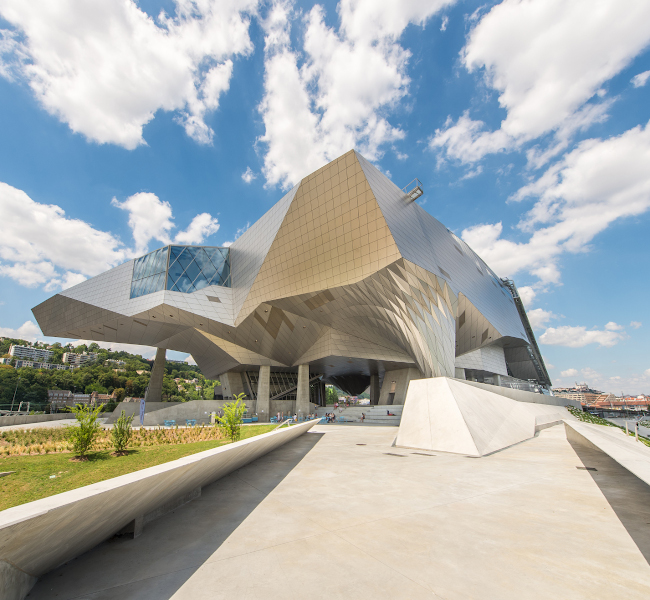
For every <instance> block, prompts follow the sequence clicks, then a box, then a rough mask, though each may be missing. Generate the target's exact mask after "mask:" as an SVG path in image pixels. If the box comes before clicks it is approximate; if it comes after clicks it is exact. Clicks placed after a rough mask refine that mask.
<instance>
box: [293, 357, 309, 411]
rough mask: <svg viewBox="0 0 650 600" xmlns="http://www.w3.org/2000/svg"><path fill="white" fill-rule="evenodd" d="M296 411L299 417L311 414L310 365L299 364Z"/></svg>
mask: <svg viewBox="0 0 650 600" xmlns="http://www.w3.org/2000/svg"><path fill="white" fill-rule="evenodd" d="M296 413H297V415H298V417H306V416H307V415H308V414H309V365H298V389H297V390H296Z"/></svg>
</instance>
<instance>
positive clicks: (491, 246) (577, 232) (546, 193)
mask: <svg viewBox="0 0 650 600" xmlns="http://www.w3.org/2000/svg"><path fill="white" fill-rule="evenodd" d="M648 164H650V123H649V124H648V125H646V127H641V126H638V127H634V128H633V129H630V130H629V131H626V132H625V133H623V134H621V135H619V136H616V137H611V138H609V139H606V140H600V139H591V140H585V141H583V142H582V143H580V144H579V145H578V146H577V147H576V149H575V150H573V151H572V152H570V153H568V154H566V155H565V156H564V158H563V159H562V160H561V161H559V162H558V163H556V164H555V165H553V166H551V167H550V168H549V169H548V170H547V171H546V172H545V173H544V174H543V175H542V176H541V177H539V178H538V179H537V180H536V181H534V182H532V183H531V184H529V185H527V186H525V187H523V188H521V189H520V190H519V191H518V192H517V193H516V194H515V195H514V197H513V200H515V201H520V200H523V199H524V198H528V197H535V198H537V201H536V203H535V204H534V206H533V208H532V209H531V210H530V211H529V212H528V213H527V214H526V215H525V216H524V218H523V219H522V220H521V222H520V223H519V226H518V227H519V230H520V231H522V232H524V233H528V232H533V233H532V235H531V236H530V238H529V239H528V241H526V242H513V241H510V240H507V239H504V238H503V237H502V234H503V226H502V224H501V223H493V224H482V225H477V226H475V227H470V228H468V229H466V230H464V231H463V233H462V238H463V239H464V240H465V241H466V242H467V243H468V244H469V245H470V246H471V247H472V248H473V249H474V250H475V251H476V252H477V253H478V254H479V256H481V257H482V258H483V259H484V260H485V261H486V262H487V263H488V264H489V265H490V266H491V267H492V269H494V270H495V271H496V272H497V273H499V274H500V275H501V276H504V275H508V276H514V275H515V274H516V273H517V272H519V271H523V270H526V271H528V272H529V273H532V274H534V275H536V276H537V277H539V279H540V280H541V281H542V282H557V281H559V278H560V273H559V269H558V260H559V257H560V255H561V254H562V253H564V252H572V253H576V252H584V251H586V250H588V248H589V243H590V242H591V241H592V240H593V238H594V237H595V236H596V235H597V234H598V233H600V232H601V231H603V230H605V229H606V228H607V227H608V226H609V225H610V224H611V223H613V222H614V221H616V220H617V219H621V218H624V217H629V216H635V215H640V214H642V213H644V212H645V211H647V210H648V209H649V208H650V170H648V168H647V165H648Z"/></svg>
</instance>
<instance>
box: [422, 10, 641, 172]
mask: <svg viewBox="0 0 650 600" xmlns="http://www.w3.org/2000/svg"><path fill="white" fill-rule="evenodd" d="M649 20H650V4H649V3H647V2H638V1H637V0H599V1H598V2H594V0H528V1H527V2H521V1H520V0H505V1H504V2H501V3H500V4H498V5H497V6H495V7H493V8H492V9H491V10H490V11H489V12H488V13H487V14H485V15H484V16H483V17H482V18H480V20H479V21H478V23H477V25H476V26H475V27H474V28H473V29H472V31H471V32H470V34H469V37H468V41H467V44H466V46H465V47H464V49H463V51H462V52H461V61H462V64H463V65H464V66H465V68H466V69H467V70H468V71H469V72H476V71H479V70H482V71H483V73H484V76H485V82H486V85H487V86H488V87H489V88H491V89H493V90H495V91H496V92H497V93H498V95H499V96H498V99H499V105H500V106H501V108H502V109H504V110H505V113H506V116H505V118H504V119H503V121H502V122H501V126H500V127H499V129H496V130H489V129H488V128H487V125H486V124H485V123H484V122H483V121H479V120H474V119H472V118H471V116H470V114H469V112H465V113H464V114H463V115H462V116H461V117H459V118H458V120H457V121H456V122H454V121H453V120H452V119H451V118H449V119H448V120H447V122H446V123H445V125H444V127H443V128H441V129H439V130H437V131H436V134H435V135H434V136H433V138H432V139H431V142H430V145H431V147H432V148H435V149H441V150H442V151H443V152H444V154H445V155H446V156H449V157H451V158H453V159H455V160H459V161H461V162H464V163H471V162H474V161H477V160H480V159H481V158H482V157H483V156H485V155H486V154H489V153H493V152H500V151H504V150H511V149H514V148H518V147H520V146H521V145H522V144H523V143H525V142H529V141H531V140H534V139H536V138H539V137H540V136H544V135H546V134H548V133H550V132H555V133H556V136H555V140H554V141H553V142H552V143H551V146H552V151H551V152H544V151H533V152H532V155H531V159H532V160H533V163H534V166H540V165H541V164H543V163H544V162H545V161H546V160H548V159H549V158H550V156H552V155H553V154H556V153H557V152H559V151H560V150H562V149H563V148H565V147H566V145H567V143H568V139H569V138H570V137H571V136H572V135H573V133H574V132H575V131H578V130H583V129H585V128H586V127H588V126H589V125H590V124H592V123H594V122H597V121H602V120H604V119H605V118H606V112H607V108H608V107H609V103H608V101H606V100H605V101H603V100H601V98H602V97H603V96H604V94H605V90H603V88H602V85H603V84H604V83H605V82H607V81H608V80H609V79H611V78H612V77H613V76H614V75H616V74H617V73H619V72H620V71H621V70H623V69H624V68H625V67H626V66H628V65H629V63H630V62H631V60H632V59H633V58H634V57H635V56H636V55H637V54H639V53H640V52H641V51H642V50H643V49H644V48H645V47H646V46H647V45H648V43H649V42H650V29H649V28H648V27H647V25H646V24H647V23H648V21H649ZM639 81H640V80H639Z"/></svg>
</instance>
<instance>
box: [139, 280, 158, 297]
mask: <svg viewBox="0 0 650 600" xmlns="http://www.w3.org/2000/svg"><path fill="white" fill-rule="evenodd" d="M156 279H157V276H156V275H152V276H151V277H146V278H145V279H143V280H142V281H143V284H142V290H141V291H140V294H141V295H142V296H144V295H145V294H151V292H152V291H153V290H152V287H153V284H154V283H155V281H156Z"/></svg>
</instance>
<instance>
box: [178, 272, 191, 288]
mask: <svg viewBox="0 0 650 600" xmlns="http://www.w3.org/2000/svg"><path fill="white" fill-rule="evenodd" d="M176 287H177V288H178V291H179V292H185V293H187V292H189V291H190V287H192V288H193V286H192V281H191V280H190V278H189V277H188V276H187V275H185V274H183V275H181V276H180V277H179V278H178V281H177V282H176Z"/></svg>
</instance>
